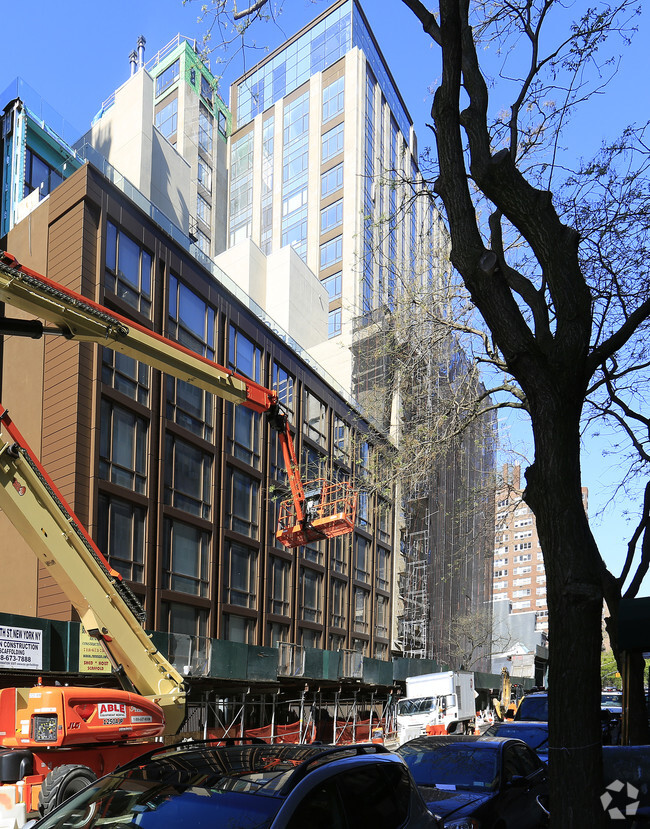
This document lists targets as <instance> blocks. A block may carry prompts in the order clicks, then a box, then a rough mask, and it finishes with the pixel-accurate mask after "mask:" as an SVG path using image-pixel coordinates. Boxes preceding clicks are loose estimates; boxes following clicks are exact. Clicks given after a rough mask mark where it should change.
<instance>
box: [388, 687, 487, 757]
mask: <svg viewBox="0 0 650 829" xmlns="http://www.w3.org/2000/svg"><path fill="white" fill-rule="evenodd" d="M477 696H478V695H477V693H476V691H475V690H474V674H473V673H470V672H467V671H441V672H440V673H436V674H422V675H421V676H409V677H407V678H406V696H405V697H404V698H403V699H401V700H399V702H398V703H397V712H396V722H397V739H398V741H399V744H400V745H402V743H405V742H406V741H407V740H412V739H414V738H415V737H420V736H421V735H423V734H463V733H467V732H468V731H470V729H471V728H472V727H473V723H474V718H475V710H474V709H475V699H476V697H477Z"/></svg>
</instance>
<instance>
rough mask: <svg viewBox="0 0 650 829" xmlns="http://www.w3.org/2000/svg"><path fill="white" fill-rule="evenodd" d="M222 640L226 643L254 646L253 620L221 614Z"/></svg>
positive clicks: (231, 614)
mask: <svg viewBox="0 0 650 829" xmlns="http://www.w3.org/2000/svg"><path fill="white" fill-rule="evenodd" d="M223 638H224V639H226V640H227V641H228V642H242V643H243V644H244V645H254V644H255V619H246V618H244V617H243V616H235V615H234V614H233V613H224V614H223Z"/></svg>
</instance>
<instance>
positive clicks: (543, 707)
mask: <svg viewBox="0 0 650 829" xmlns="http://www.w3.org/2000/svg"><path fill="white" fill-rule="evenodd" d="M514 718H515V720H535V721H536V722H548V693H547V692H546V691H536V692H535V693H532V694H526V696H525V697H524V698H523V699H522V700H521V702H520V703H519V707H518V708H517V711H516V713H515V717H514Z"/></svg>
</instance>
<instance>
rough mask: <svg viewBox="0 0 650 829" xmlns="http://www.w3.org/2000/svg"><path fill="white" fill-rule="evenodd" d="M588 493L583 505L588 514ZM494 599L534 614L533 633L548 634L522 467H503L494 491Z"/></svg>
mask: <svg viewBox="0 0 650 829" xmlns="http://www.w3.org/2000/svg"><path fill="white" fill-rule="evenodd" d="M588 496H589V493H588V490H587V488H586V487H583V488H582V502H583V505H584V508H585V512H588ZM492 589H493V596H494V601H495V602H501V601H507V602H509V603H510V611H511V612H512V613H530V612H534V613H535V629H536V630H538V631H547V630H548V605H547V603H546V571H545V569H544V556H543V553H542V547H541V544H540V541H539V536H538V535H537V523H536V521H535V515H534V513H533V511H532V510H531V508H530V507H529V506H528V505H527V504H526V502H525V501H524V487H523V486H522V482H521V467H520V466H519V465H518V464H514V465H513V464H504V466H503V469H502V475H501V480H500V481H499V484H498V487H497V491H496V523H495V536H494V572H493V585H492Z"/></svg>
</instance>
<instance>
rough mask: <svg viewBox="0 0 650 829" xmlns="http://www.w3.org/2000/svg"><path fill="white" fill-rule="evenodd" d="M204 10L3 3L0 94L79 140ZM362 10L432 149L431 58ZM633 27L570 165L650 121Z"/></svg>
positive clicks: (401, 17)
mask: <svg viewBox="0 0 650 829" xmlns="http://www.w3.org/2000/svg"><path fill="white" fill-rule="evenodd" d="M362 2H363V0H362ZM200 5H201V4H200V2H197V0H192V2H189V3H187V4H186V5H183V4H182V2H181V0H131V2H127V0H111V3H88V2H83V3H82V2H77V1H76V0H60V2H58V3H53V2H51V0H32V2H31V3H29V4H18V3H9V2H8V1H7V0H5V2H4V3H3V8H2V20H3V31H4V32H5V37H4V38H3V44H2V51H1V52H0V55H1V57H0V93H1V92H3V91H4V90H5V88H6V87H7V86H8V85H9V84H10V83H11V82H12V81H13V80H14V78H15V77H16V76H20V77H21V78H22V79H23V80H24V81H26V82H27V83H28V84H29V85H30V86H31V87H32V88H33V89H34V90H35V91H36V92H37V93H39V94H40V95H41V96H42V97H43V99H44V100H45V101H46V102H47V103H48V104H49V105H50V106H51V107H53V108H54V109H55V110H56V111H57V112H58V113H59V114H60V115H62V116H63V117H64V118H65V119H66V120H67V121H68V122H69V123H70V124H71V125H73V126H74V127H76V129H77V130H78V132H79V134H81V133H83V132H85V130H86V129H87V128H88V126H89V124H90V121H91V119H92V117H93V116H94V115H95V113H96V112H97V111H98V110H99V108H100V105H101V103H102V101H103V100H104V99H105V98H107V97H108V96H109V95H110V93H111V92H113V91H114V90H115V89H116V88H117V87H119V86H120V85H121V84H122V83H123V82H124V81H125V80H126V79H127V78H128V76H129V53H130V52H131V51H132V50H133V49H135V47H136V42H137V38H138V36H139V35H141V34H142V35H144V36H145V38H146V41H147V45H146V53H145V60H148V59H149V58H151V57H152V56H153V55H154V54H155V52H156V51H157V50H158V49H160V48H162V47H163V46H164V45H165V44H166V43H168V42H169V41H170V40H171V39H172V38H173V37H174V36H175V35H176V34H177V33H179V32H180V34H182V35H186V36H188V37H196V38H197V39H198V40H199V41H200V40H201V37H202V35H203V32H204V29H205V26H204V25H202V24H199V23H198V22H197V16H198V14H199V11H200ZM327 5H328V2H327V0H285V9H284V13H283V14H282V15H281V17H280V18H279V20H278V23H277V24H272V25H270V26H267V27H265V28H264V30H263V32H262V31H260V30H258V38H260V40H261V37H264V40H265V43H264V44H263V45H268V46H270V47H271V48H273V47H275V46H276V45H278V44H279V43H281V42H282V41H283V40H284V39H285V38H286V37H288V36H290V35H291V34H293V33H294V32H295V31H296V30H298V29H299V28H300V27H301V26H302V25H304V24H305V23H306V22H308V20H310V19H311V18H312V17H313V16H314V15H315V14H317V13H319V12H321V11H322V10H324V9H325V8H326V7H327ZM364 9H365V11H366V14H367V16H368V18H369V21H370V24H371V27H372V28H373V31H374V32H375V35H376V37H377V39H378V41H379V44H380V47H381V49H382V51H383V53H384V56H385V57H386V60H387V62H388V64H389V66H390V68H391V71H392V73H393V76H394V78H395V81H396V83H397V85H398V87H399V89H400V91H401V93H402V96H403V98H404V100H405V103H406V106H407V108H408V110H409V111H410V113H411V116H412V118H413V121H414V123H415V127H416V132H417V134H418V145H419V149H420V151H422V150H424V148H425V147H426V146H428V145H430V144H431V138H430V133H429V130H428V129H427V127H426V124H427V122H428V117H429V110H430V92H429V89H430V87H431V85H432V84H434V83H435V82H436V80H437V78H438V60H437V50H436V48H435V47H434V46H433V44H432V43H431V41H430V40H429V38H428V37H427V36H426V35H425V34H424V32H423V31H422V29H421V27H420V25H419V24H418V22H417V21H416V20H415V18H414V17H413V15H412V14H411V12H409V11H408V9H406V7H404V6H403V5H402V3H401V2H399V0H365V3H364ZM639 25H640V31H639V32H638V33H637V35H636V37H635V39H634V41H633V43H632V46H631V47H628V48H626V49H625V50H624V54H623V62H622V66H621V70H620V73H619V75H618V77H617V78H616V79H615V81H614V82H613V83H612V84H611V85H610V86H609V88H608V90H607V92H606V93H605V94H603V95H601V96H599V97H598V98H597V99H595V100H594V101H592V103H590V104H589V106H588V107H587V108H586V109H585V110H584V111H583V114H582V115H581V118H580V120H579V121H578V122H577V123H576V124H574V126H573V127H572V129H571V131H570V132H569V139H570V141H571V144H572V147H573V151H574V153H575V155H576V156H579V155H581V154H585V155H588V154H589V153H590V152H591V151H593V150H596V149H597V147H598V145H599V143H600V141H601V140H602V139H604V138H607V137H610V138H611V137H614V136H615V135H616V134H618V133H619V132H620V130H621V129H622V128H623V127H624V126H625V125H626V124H628V123H630V122H632V121H637V122H642V121H644V120H646V119H648V118H650V112H649V109H650V106H649V104H648V97H647V94H646V93H645V92H642V90H645V88H646V79H647V77H648V75H649V72H648V62H649V59H650V58H649V56H650V12H648V11H647V10H646V11H644V15H643V16H642V18H641V19H640V21H639ZM263 55H264V51H262V50H260V51H259V52H258V54H257V55H256V56H255V57H253V56H251V57H250V58H249V64H250V63H252V62H254V61H255V60H257V59H259V57H261V56H263ZM212 68H213V71H215V67H214V66H213V67H212ZM241 71H242V65H241V63H239V64H238V65H236V66H233V67H232V68H231V69H230V70H228V71H227V73H226V76H225V80H226V81H231V80H233V79H234V78H235V77H237V76H238V75H239V74H240V72H241ZM227 88H228V85H227V83H225V84H224V85H223V87H222V96H223V97H224V98H226V99H227ZM640 91H641V94H639V92H640ZM511 429H512V434H513V438H514V440H515V442H516V443H517V445H518V448H519V449H520V451H521V453H522V455H523V456H527V457H529V458H530V456H531V454H532V453H531V450H530V448H529V447H530V445H529V443H528V440H527V437H526V429H525V428H522V427H521V426H520V425H514V426H512V427H511ZM589 449H590V450H591V451H590V452H586V453H585V459H584V461H585V462H584V465H583V473H584V484H585V485H586V486H588V487H589V491H590V515H591V516H593V520H592V526H593V528H594V532H595V534H596V537H597V540H598V542H599V545H600V547H601V552H602V553H603V555H604V557H605V560H606V561H607V563H608V564H609V565H610V566H611V567H612V569H613V570H614V571H615V572H616V571H617V569H618V568H620V562H621V561H622V558H623V556H624V553H625V549H626V545H627V536H628V534H629V526H628V525H627V524H626V522H625V521H624V520H623V518H622V509H623V507H622V505H620V504H618V505H615V506H614V507H613V508H610V509H609V510H607V511H606V512H605V514H604V516H603V517H601V518H599V517H598V516H597V513H598V511H599V510H600V508H601V507H602V506H603V505H604V504H605V503H606V498H607V492H608V486H609V483H610V479H613V480H615V479H616V477H615V476H616V471H615V470H612V471H611V472H610V470H609V464H608V463H607V462H604V461H603V457H602V452H603V449H606V444H600V445H598V446H595V445H593V444H592V445H591V446H590V447H589ZM646 584H647V585H648V586H647V588H646V589H645V590H644V591H642V592H643V593H645V595H650V583H649V581H648V580H646Z"/></svg>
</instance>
